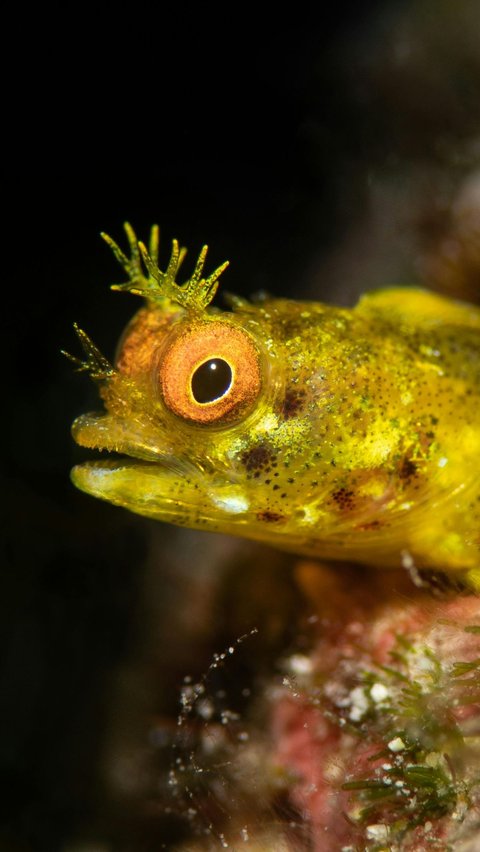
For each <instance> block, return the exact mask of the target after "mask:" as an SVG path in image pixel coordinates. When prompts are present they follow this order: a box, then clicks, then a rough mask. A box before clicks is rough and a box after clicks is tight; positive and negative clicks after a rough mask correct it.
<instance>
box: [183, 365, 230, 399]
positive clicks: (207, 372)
mask: <svg viewBox="0 0 480 852" xmlns="http://www.w3.org/2000/svg"><path fill="white" fill-rule="evenodd" d="M231 384H232V370H231V367H230V364H228V362H227V361H225V360H224V359H223V358H209V359H208V361H205V362H204V363H203V364H200V367H197V369H196V370H195V372H194V374H193V376H192V396H193V398H194V400H196V402H199V403H200V404H204V403H206V402H215V400H216V399H220V398H221V397H222V396H225V394H226V393H228V391H229V389H230V387H231Z"/></svg>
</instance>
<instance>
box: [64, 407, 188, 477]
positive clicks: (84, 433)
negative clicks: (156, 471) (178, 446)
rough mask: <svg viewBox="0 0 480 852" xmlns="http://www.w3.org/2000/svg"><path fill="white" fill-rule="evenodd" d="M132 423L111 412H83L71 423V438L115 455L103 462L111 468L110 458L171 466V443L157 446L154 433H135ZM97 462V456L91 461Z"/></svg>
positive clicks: (172, 455)
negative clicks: (152, 437)
mask: <svg viewBox="0 0 480 852" xmlns="http://www.w3.org/2000/svg"><path fill="white" fill-rule="evenodd" d="M129 426H130V424H126V423H125V422H123V421H122V420H121V419H119V418H116V417H114V416H111V415H109V414H104V413H93V414H82V415H80V416H79V417H77V418H76V420H75V421H74V422H73V424H72V437H73V439H74V441H75V443H76V444H78V446H80V447H84V448H85V449H89V450H95V451H98V452H101V453H103V452H105V453H111V454H113V458H112V459H110V460H109V463H108V464H107V462H106V461H104V460H101V462H100V463H101V464H105V465H106V466H107V467H111V464H110V461H113V462H114V464H115V463H116V464H122V463H123V464H127V463H128V461H129V460H134V461H135V462H137V463H138V464H140V463H143V462H145V463H149V464H156V465H159V466H165V467H170V466H171V465H172V464H173V463H174V462H175V461H176V456H175V455H174V453H172V452H171V451H170V448H169V447H168V446H158V447H156V446H154V445H153V444H154V442H153V441H152V440H151V436H145V435H142V434H141V432H140V433H135V431H133V430H131V429H130V428H129ZM149 438H150V440H149ZM88 463H89V462H85V464H88ZM96 463H97V459H94V460H93V461H92V464H96ZM177 464H178V460H177Z"/></svg>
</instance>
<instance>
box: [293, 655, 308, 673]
mask: <svg viewBox="0 0 480 852" xmlns="http://www.w3.org/2000/svg"><path fill="white" fill-rule="evenodd" d="M288 667H289V669H290V671H291V672H293V673H294V674H296V675H307V674H311V672H312V669H313V664H312V661H311V659H310V657H307V656H306V655H305V654H292V656H291V657H289V658H288Z"/></svg>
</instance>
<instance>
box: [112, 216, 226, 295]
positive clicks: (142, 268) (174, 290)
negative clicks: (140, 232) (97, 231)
mask: <svg viewBox="0 0 480 852" xmlns="http://www.w3.org/2000/svg"><path fill="white" fill-rule="evenodd" d="M124 227H125V232H126V234H127V238H128V242H129V246H130V257H127V256H126V255H125V254H124V252H123V251H122V250H121V248H120V247H119V246H118V245H117V243H116V242H115V241H114V240H112V238H111V237H109V236H108V235H107V234H103V233H102V237H103V239H104V240H105V241H106V242H107V243H108V245H109V246H110V248H111V249H112V251H113V253H114V255H115V257H116V259H117V260H118V262H119V263H120V264H121V266H123V268H124V270H125V272H126V273H127V275H128V278H129V280H128V281H126V282H125V283H124V284H114V285H113V287H112V289H113V290H127V291H128V292H130V293H134V294H135V295H139V296H144V297H145V298H146V299H148V300H150V301H152V302H157V303H160V304H164V303H165V301H168V302H173V303H174V304H177V305H180V306H181V307H182V308H186V309H187V310H190V311H196V312H201V311H204V310H205V308H206V307H207V306H208V305H209V304H210V302H211V301H212V299H213V297H214V296H215V293H216V291H217V288H218V280H219V278H220V275H221V274H222V272H223V271H224V270H225V269H226V268H227V266H228V261H226V262H225V263H222V265H221V266H219V267H218V268H217V269H215V270H214V272H212V273H211V275H209V276H208V277H207V278H204V277H203V268H204V265H205V259H206V256H207V251H208V246H203V248H202V250H201V252H200V254H199V256H198V260H197V262H196V264H195V269H194V271H193V274H192V275H191V277H190V278H189V279H188V280H187V281H185V282H184V283H183V284H179V283H178V282H177V280H176V279H177V275H178V272H179V270H180V267H181V265H182V263H183V260H184V258H185V255H186V253H187V250H186V249H185V248H182V247H181V246H180V245H179V243H178V241H177V240H173V242H172V252H171V255H170V260H169V262H168V265H167V268H166V270H165V271H164V272H162V270H161V269H160V268H159V266H158V248H159V229H158V226H157V225H154V226H153V227H152V229H151V232H150V240H149V245H148V249H147V247H146V246H145V245H144V243H142V242H140V241H139V240H137V237H136V234H135V232H134V230H133V228H132V227H131V225H129V224H128V222H126V223H125V225H124Z"/></svg>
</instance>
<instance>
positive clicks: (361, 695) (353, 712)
mask: <svg viewBox="0 0 480 852" xmlns="http://www.w3.org/2000/svg"><path fill="white" fill-rule="evenodd" d="M367 710H368V698H367V696H366V695H365V690H364V688H363V686H356V687H355V689H352V691H351V693H350V712H349V714H348V716H349V719H351V720H352V722H359V721H360V719H361V718H362V716H364V715H365V713H366V712H367Z"/></svg>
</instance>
